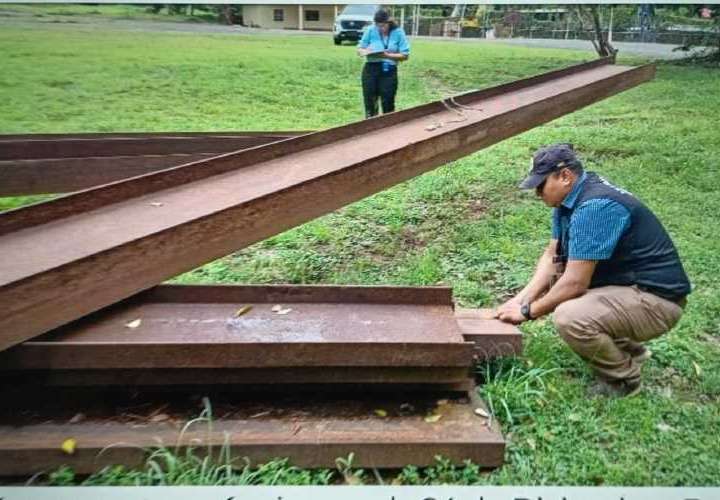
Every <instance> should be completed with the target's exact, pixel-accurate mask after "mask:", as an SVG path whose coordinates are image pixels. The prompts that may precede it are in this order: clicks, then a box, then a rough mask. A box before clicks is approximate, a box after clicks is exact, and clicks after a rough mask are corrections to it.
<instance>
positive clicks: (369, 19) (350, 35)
mask: <svg viewBox="0 0 720 500" xmlns="http://www.w3.org/2000/svg"><path fill="white" fill-rule="evenodd" d="M379 8H380V5H359V4H350V5H348V6H346V7H345V8H344V9H343V11H342V12H341V13H340V15H339V16H337V17H336V18H335V24H334V25H333V41H334V42H335V45H340V44H341V43H342V41H343V40H351V41H353V42H357V41H358V40H360V38H361V37H362V33H363V30H364V29H365V26H367V25H369V24H372V23H373V17H374V16H375V12H377V10H378V9H379Z"/></svg>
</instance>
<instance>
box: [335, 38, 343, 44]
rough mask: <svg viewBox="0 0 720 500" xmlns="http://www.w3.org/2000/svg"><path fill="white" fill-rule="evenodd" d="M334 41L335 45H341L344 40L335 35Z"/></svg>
mask: <svg viewBox="0 0 720 500" xmlns="http://www.w3.org/2000/svg"><path fill="white" fill-rule="evenodd" d="M333 42H335V45H340V44H341V43H342V40H340V39H339V38H337V37H333Z"/></svg>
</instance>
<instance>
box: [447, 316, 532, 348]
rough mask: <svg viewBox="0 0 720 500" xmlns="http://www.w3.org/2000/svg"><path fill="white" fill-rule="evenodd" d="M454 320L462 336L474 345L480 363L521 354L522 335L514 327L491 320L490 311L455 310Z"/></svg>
mask: <svg viewBox="0 0 720 500" xmlns="http://www.w3.org/2000/svg"><path fill="white" fill-rule="evenodd" d="M455 319H456V320H457V323H458V327H459V328H460V332H461V333H462V336H463V337H464V338H465V340H467V341H468V342H472V343H473V344H474V345H475V351H476V358H477V359H478V360H481V361H485V360H490V359H494V358H499V357H502V356H515V355H518V354H520V353H522V348H523V344H522V334H521V333H520V330H518V328H517V327H516V326H515V325H511V324H509V323H503V322H502V321H498V320H496V319H495V318H493V312H492V310H490V309H466V308H462V307H457V308H455Z"/></svg>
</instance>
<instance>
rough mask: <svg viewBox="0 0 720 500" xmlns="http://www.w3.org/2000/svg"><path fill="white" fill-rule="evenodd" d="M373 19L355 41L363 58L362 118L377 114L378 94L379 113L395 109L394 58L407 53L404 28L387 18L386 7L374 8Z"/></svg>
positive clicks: (408, 53)
mask: <svg viewBox="0 0 720 500" xmlns="http://www.w3.org/2000/svg"><path fill="white" fill-rule="evenodd" d="M374 21H375V24H374V25H373V26H370V27H368V28H367V29H366V30H365V32H364V33H363V36H362V38H361V39H360V43H359V44H358V55H360V56H365V57H366V58H367V59H366V62H365V65H364V66H363V71H362V89H363V102H364V103H365V118H370V117H371V116H375V115H377V114H378V104H377V101H378V97H379V98H380V102H381V104H382V112H383V113H391V112H393V111H395V94H396V93H397V87H398V77H397V66H398V62H399V61H405V60H406V59H407V58H408V56H409V55H410V45H409V44H408V40H407V37H406V36H405V32H404V31H403V29H402V28H400V27H399V26H397V25H396V24H395V22H394V21H392V20H391V19H390V15H389V14H388V12H387V11H386V10H382V9H380V10H378V11H377V12H376V13H375V18H374Z"/></svg>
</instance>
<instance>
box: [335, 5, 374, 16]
mask: <svg viewBox="0 0 720 500" xmlns="http://www.w3.org/2000/svg"><path fill="white" fill-rule="evenodd" d="M377 9H378V6H377V5H357V4H353V5H348V6H347V7H345V8H344V9H343V11H342V15H343V16H346V15H348V14H349V15H351V16H358V15H359V16H372V15H374V14H375V11H376V10H377Z"/></svg>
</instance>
